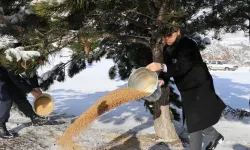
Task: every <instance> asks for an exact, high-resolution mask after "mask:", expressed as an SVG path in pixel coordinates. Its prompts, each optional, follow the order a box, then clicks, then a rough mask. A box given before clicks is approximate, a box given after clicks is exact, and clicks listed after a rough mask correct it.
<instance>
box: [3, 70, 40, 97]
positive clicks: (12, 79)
mask: <svg viewBox="0 0 250 150" xmlns="http://www.w3.org/2000/svg"><path fill="white" fill-rule="evenodd" d="M36 87H39V85H38V81H37V76H34V77H32V78H29V80H28V81H27V80H25V79H24V78H22V77H21V76H20V75H15V73H14V72H9V71H7V70H6V69H5V68H4V67H2V66H0V100H4V99H6V100H7V99H8V100H9V99H11V94H17V95H20V96H23V95H25V94H26V93H29V92H31V91H32V89H33V88H36Z"/></svg>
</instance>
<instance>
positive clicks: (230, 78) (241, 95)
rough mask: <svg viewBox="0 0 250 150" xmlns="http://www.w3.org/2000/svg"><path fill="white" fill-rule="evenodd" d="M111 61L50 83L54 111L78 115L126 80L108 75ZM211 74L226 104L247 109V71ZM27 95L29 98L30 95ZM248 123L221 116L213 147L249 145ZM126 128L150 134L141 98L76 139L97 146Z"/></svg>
mask: <svg viewBox="0 0 250 150" xmlns="http://www.w3.org/2000/svg"><path fill="white" fill-rule="evenodd" d="M58 63H59V62H58ZM112 65H113V62H112V61H111V60H105V59H103V60H102V61H101V63H96V64H93V66H91V67H88V68H87V69H86V70H84V71H82V72H81V73H80V74H78V75H76V76H75V77H74V78H68V79H67V80H66V81H65V82H63V83H55V84H54V85H52V87H51V89H50V90H49V91H47V92H48V93H50V94H51V95H53V96H54V98H55V103H56V108H55V112H56V113H61V114H70V115H75V116H79V115H80V114H82V113H84V112H85V111H86V110H87V109H88V108H89V107H90V106H91V105H93V104H94V103H95V102H96V101H97V100H98V99H99V98H101V97H102V96H104V95H105V94H107V93H109V92H111V91H113V90H115V89H117V88H121V87H125V86H126V81H121V80H119V79H116V80H114V81H112V80H110V79H109V77H108V69H109V67H111V66H112ZM211 74H212V76H213V79H214V85H215V89H216V91H217V93H218V95H219V96H220V97H221V98H222V99H223V101H224V102H225V103H226V104H229V105H230V106H231V107H233V108H242V109H245V110H248V111H250V109H249V105H248V103H249V96H250V95H249V94H250V78H249V76H250V73H249V72H240V71H235V72H232V71H228V72H226V71H212V72H211ZM29 99H30V100H31V101H32V100H33V98H32V97H31V96H30V97H29ZM249 123H250V118H245V119H243V120H238V119H236V118H234V119H232V118H230V116H229V117H227V118H224V117H223V118H221V120H220V122H219V123H218V124H216V125H215V128H216V129H217V130H218V131H219V132H221V133H222V134H223V135H224V136H225V142H224V143H223V144H221V145H219V147H218V148H217V149H219V150H233V149H234V150H245V149H250V132H248V131H250V126H249ZM175 126H176V128H177V130H178V131H177V132H178V133H181V132H183V131H186V129H185V128H183V127H181V123H177V122H175ZM128 132H129V134H132V133H136V135H138V136H141V135H145V136H147V135H151V134H154V127H153V118H152V116H151V115H150V114H149V112H147V111H146V110H145V108H144V106H143V101H142V100H137V101H134V102H130V103H127V104H125V105H122V106H119V107H117V108H115V109H114V110H111V111H110V112H108V113H106V114H104V115H102V116H101V117H100V118H98V119H97V120H96V121H95V122H94V124H93V125H92V126H91V127H90V128H89V130H88V131H87V132H86V133H82V134H81V135H80V137H79V138H78V142H79V143H80V144H81V145H83V146H89V147H91V146H92V147H93V146H94V145H95V146H97V147H98V146H101V145H105V144H107V143H108V142H109V140H110V139H106V138H104V135H108V136H112V137H113V138H114V137H119V136H121V135H123V134H125V133H126V134H127V133H128ZM130 132H132V133H130ZM144 138H145V137H144ZM207 144H208V139H207V138H205V142H204V144H203V147H205V146H206V145H207ZM53 148H55V147H53ZM165 148H166V147H165ZM159 149H160V148H159ZM186 149H188V147H187V148H186Z"/></svg>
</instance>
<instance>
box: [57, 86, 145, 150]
mask: <svg viewBox="0 0 250 150" xmlns="http://www.w3.org/2000/svg"><path fill="white" fill-rule="evenodd" d="M148 94H149V93H146V92H142V91H137V90H135V89H132V88H121V89H118V90H115V91H113V92H111V93H109V94H107V95H105V96H104V97H102V98H100V99H99V100H98V101H97V102H96V103H95V104H94V105H92V106H91V107H90V108H89V109H88V110H87V111H86V112H84V113H83V114H82V115H81V116H80V117H79V118H78V119H77V120H75V122H74V123H73V124H71V125H70V126H69V127H68V129H67V130H66V131H65V132H64V134H63V135H62V136H61V138H60V139H59V141H58V142H59V144H60V145H61V147H63V148H64V149H79V147H78V146H76V145H74V143H73V141H72V137H75V136H76V135H78V134H79V133H80V132H83V131H84V130H86V129H87V128H88V127H89V126H90V125H91V124H92V123H93V122H94V121H95V120H96V119H97V118H98V117H99V116H100V115H102V114H104V113H105V112H107V111H109V110H111V109H113V108H115V107H117V106H119V105H122V104H124V103H127V102H130V101H134V100H137V99H140V98H143V97H145V96H147V95H148Z"/></svg>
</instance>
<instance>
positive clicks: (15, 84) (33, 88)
mask: <svg viewBox="0 0 250 150" xmlns="http://www.w3.org/2000/svg"><path fill="white" fill-rule="evenodd" d="M27 93H31V94H32V95H33V96H34V97H35V98H37V97H39V96H40V95H41V94H42V92H41V90H40V88H39V85H38V80H37V76H34V77H32V78H29V79H28V80H25V79H24V78H22V77H21V76H20V75H15V74H14V72H11V71H7V70H6V69H5V68H4V67H2V66H0V138H4V139H9V138H12V137H13V135H12V134H11V133H10V132H9V131H8V130H7V128H6V122H8V119H9V117H10V109H11V106H12V103H13V102H14V103H15V104H16V106H17V107H18V109H19V110H20V111H21V112H22V113H24V115H25V116H26V117H29V118H30V119H31V121H32V123H33V125H42V124H44V123H45V122H47V119H46V118H44V117H40V116H38V115H37V114H36V113H35V112H34V111H33V108H32V105H31V104H30V103H29V101H28V100H27Z"/></svg>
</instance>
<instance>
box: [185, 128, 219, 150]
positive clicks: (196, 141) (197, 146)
mask: <svg viewBox="0 0 250 150" xmlns="http://www.w3.org/2000/svg"><path fill="white" fill-rule="evenodd" d="M202 134H204V135H208V136H210V138H211V141H214V140H216V138H217V137H218V136H219V132H218V131H217V130H216V129H215V128H214V127H208V128H206V129H204V130H200V131H197V132H193V133H190V134H189V135H190V149H191V150H201V148H202Z"/></svg>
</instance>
